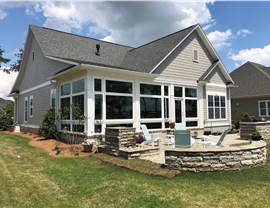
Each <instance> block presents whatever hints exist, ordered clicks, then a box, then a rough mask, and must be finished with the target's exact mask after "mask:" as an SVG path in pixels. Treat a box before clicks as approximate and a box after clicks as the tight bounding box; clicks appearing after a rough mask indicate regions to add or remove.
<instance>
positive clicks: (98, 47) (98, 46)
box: [96, 44, 100, 56]
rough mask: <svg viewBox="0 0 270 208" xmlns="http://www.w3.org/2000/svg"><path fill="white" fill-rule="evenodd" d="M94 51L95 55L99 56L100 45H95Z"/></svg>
mask: <svg viewBox="0 0 270 208" xmlns="http://www.w3.org/2000/svg"><path fill="white" fill-rule="evenodd" d="M96 49H97V52H96V55H97V56H100V53H99V49H100V45H99V44H96Z"/></svg>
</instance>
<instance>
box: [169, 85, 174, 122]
mask: <svg viewBox="0 0 270 208" xmlns="http://www.w3.org/2000/svg"><path fill="white" fill-rule="evenodd" d="M169 95H170V100H169V106H170V107H169V114H170V122H175V101H174V86H173V85H172V84H171V85H170V87H169Z"/></svg>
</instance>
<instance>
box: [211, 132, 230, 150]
mask: <svg viewBox="0 0 270 208" xmlns="http://www.w3.org/2000/svg"><path fill="white" fill-rule="evenodd" d="M229 131H230V129H226V130H224V131H223V133H222V134H221V136H220V138H219V140H218V142H214V141H211V146H220V145H221V143H222V142H223V140H224V138H225V136H226V135H227V133H228V132H229Z"/></svg>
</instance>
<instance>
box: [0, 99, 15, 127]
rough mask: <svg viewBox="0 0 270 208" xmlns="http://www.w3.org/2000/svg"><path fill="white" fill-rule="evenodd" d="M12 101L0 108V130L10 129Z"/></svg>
mask: <svg viewBox="0 0 270 208" xmlns="http://www.w3.org/2000/svg"><path fill="white" fill-rule="evenodd" d="M13 108H14V106H13V103H9V104H7V105H6V107H1V108H0V131H5V130H7V129H10V128H11V127H12V125H13Z"/></svg>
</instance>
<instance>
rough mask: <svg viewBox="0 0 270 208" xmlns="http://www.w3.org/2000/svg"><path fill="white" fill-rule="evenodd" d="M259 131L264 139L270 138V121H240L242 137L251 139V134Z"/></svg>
mask: <svg viewBox="0 0 270 208" xmlns="http://www.w3.org/2000/svg"><path fill="white" fill-rule="evenodd" d="M255 130H257V131H259V132H260V134H261V136H262V138H263V139H269V138H270V122H240V137H241V138H242V139H251V134H252V133H253V132H254V131H255Z"/></svg>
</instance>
